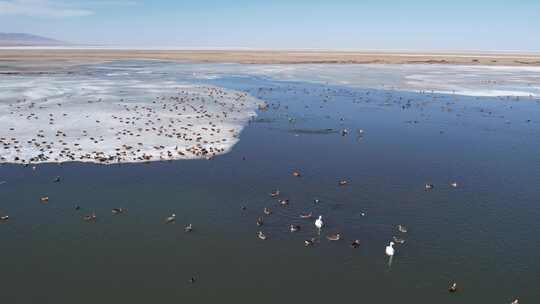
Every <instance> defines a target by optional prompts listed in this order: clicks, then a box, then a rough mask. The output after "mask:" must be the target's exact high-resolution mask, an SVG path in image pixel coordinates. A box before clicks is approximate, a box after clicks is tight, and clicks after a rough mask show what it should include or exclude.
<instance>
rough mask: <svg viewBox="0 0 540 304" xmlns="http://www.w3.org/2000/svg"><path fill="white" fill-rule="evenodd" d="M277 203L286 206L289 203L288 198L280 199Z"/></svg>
mask: <svg viewBox="0 0 540 304" xmlns="http://www.w3.org/2000/svg"><path fill="white" fill-rule="evenodd" d="M279 204H280V205H281V206H287V205H289V200H288V199H283V200H280V201H279Z"/></svg>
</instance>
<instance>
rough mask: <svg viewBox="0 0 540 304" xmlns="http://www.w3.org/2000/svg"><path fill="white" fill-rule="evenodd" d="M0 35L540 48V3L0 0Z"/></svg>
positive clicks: (95, 40) (85, 40) (182, 42)
mask: <svg viewBox="0 0 540 304" xmlns="http://www.w3.org/2000/svg"><path fill="white" fill-rule="evenodd" d="M0 32H24V33H31V34H37V35H43V36H47V37H51V38H55V39H59V40H64V41H68V42H72V43H80V44H99V45H108V46H130V47H184V48H254V49H350V50H366V49H384V50H479V51H480V50H484V51H485V50H492V51H495V50H499V51H501V50H507V51H540V0H513V1H512V0H507V1H504V0H409V1H398V0H326V1H322V0H236V1H233V0H229V1H225V0H221V1H219V0H194V1H183V0H163V1H160V0H152V1H149V0H79V1H76V0H73V1H69V0H0Z"/></svg>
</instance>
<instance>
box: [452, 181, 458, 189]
mask: <svg viewBox="0 0 540 304" xmlns="http://www.w3.org/2000/svg"><path fill="white" fill-rule="evenodd" d="M450 186H451V187H452V188H457V187H458V183H457V182H451V183H450Z"/></svg>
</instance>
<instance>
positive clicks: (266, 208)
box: [263, 207, 272, 215]
mask: <svg viewBox="0 0 540 304" xmlns="http://www.w3.org/2000/svg"><path fill="white" fill-rule="evenodd" d="M263 212H264V214H266V215H270V214H272V210H270V208H268V207H264V210H263Z"/></svg>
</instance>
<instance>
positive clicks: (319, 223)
mask: <svg viewBox="0 0 540 304" xmlns="http://www.w3.org/2000/svg"><path fill="white" fill-rule="evenodd" d="M323 226H324V222H323V220H322V215H319V218H318V219H316V220H315V227H317V229H319V233H320V232H321V229H322V227H323Z"/></svg>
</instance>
